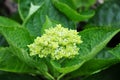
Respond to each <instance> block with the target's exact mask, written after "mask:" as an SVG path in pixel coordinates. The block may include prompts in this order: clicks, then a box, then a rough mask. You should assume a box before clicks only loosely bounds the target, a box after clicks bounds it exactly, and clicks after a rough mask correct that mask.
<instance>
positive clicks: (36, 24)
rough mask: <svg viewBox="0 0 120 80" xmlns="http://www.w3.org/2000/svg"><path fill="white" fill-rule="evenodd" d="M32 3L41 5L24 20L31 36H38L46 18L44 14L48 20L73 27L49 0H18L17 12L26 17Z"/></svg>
mask: <svg viewBox="0 0 120 80" xmlns="http://www.w3.org/2000/svg"><path fill="white" fill-rule="evenodd" d="M31 2H32V3H33V4H34V5H42V4H43V3H44V4H43V5H42V6H41V8H40V9H38V10H37V11H36V12H35V13H34V14H33V15H32V16H31V17H30V18H29V20H28V21H27V22H26V24H25V25H24V26H25V27H26V28H27V29H28V30H29V32H30V34H31V35H32V36H35V37H36V36H40V35H41V34H40V33H41V32H40V31H41V28H42V26H43V24H44V23H45V20H46V15H47V16H48V17H49V19H50V20H54V21H56V22H58V23H59V24H62V25H64V26H65V27H68V28H71V29H75V25H74V23H73V22H72V21H70V20H69V19H67V18H66V16H64V15H63V14H61V13H60V12H59V11H58V10H57V9H56V8H55V7H54V6H53V4H52V2H51V0H20V2H19V12H20V13H21V15H22V17H23V18H26V16H27V15H28V13H29V12H28V11H29V8H30V3H31Z"/></svg>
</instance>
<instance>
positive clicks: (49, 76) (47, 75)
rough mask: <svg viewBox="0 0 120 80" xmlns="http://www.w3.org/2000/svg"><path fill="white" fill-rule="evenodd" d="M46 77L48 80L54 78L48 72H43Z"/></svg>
mask: <svg viewBox="0 0 120 80" xmlns="http://www.w3.org/2000/svg"><path fill="white" fill-rule="evenodd" d="M45 75H46V77H48V78H49V79H50V80H55V78H54V77H53V76H52V75H51V74H49V73H48V72H46V73H45Z"/></svg>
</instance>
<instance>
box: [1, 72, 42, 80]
mask: <svg viewBox="0 0 120 80" xmlns="http://www.w3.org/2000/svg"><path fill="white" fill-rule="evenodd" d="M0 80H41V79H39V78H37V77H35V76H31V75H27V74H15V73H8V72H0Z"/></svg>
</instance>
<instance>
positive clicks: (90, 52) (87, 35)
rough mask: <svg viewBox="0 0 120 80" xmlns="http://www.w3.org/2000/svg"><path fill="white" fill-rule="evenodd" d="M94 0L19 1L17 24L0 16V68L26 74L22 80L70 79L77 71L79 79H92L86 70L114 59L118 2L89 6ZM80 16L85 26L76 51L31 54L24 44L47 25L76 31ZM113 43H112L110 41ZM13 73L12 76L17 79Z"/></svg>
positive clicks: (118, 59) (105, 65) (99, 68)
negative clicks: (67, 55)
mask: <svg viewBox="0 0 120 80" xmlns="http://www.w3.org/2000/svg"><path fill="white" fill-rule="evenodd" d="M95 3H96V0H86V1H85V0H19V1H18V12H19V16H20V18H19V19H21V20H22V23H21V22H17V21H18V20H16V21H15V20H12V19H11V18H6V17H3V16H0V34H1V36H0V70H1V71H7V72H12V73H17V75H18V73H19V74H28V75H29V76H26V75H25V76H22V77H23V78H21V79H22V80H26V78H27V79H28V78H30V79H29V80H33V78H34V79H35V80H38V76H40V78H41V79H42V78H44V79H45V80H46V79H48V80H60V79H61V80H70V79H72V80H73V79H75V77H80V76H85V77H83V78H82V80H88V79H89V80H93V79H92V78H91V75H93V74H96V73H98V72H101V71H102V70H105V69H107V68H108V67H110V66H112V65H114V64H116V63H119V62H120V54H119V53H120V44H119V43H120V27H119V25H120V23H119V20H120V11H119V8H120V6H119V4H120V3H119V1H118V0H110V1H106V2H105V3H104V4H102V5H100V6H99V7H98V8H97V9H96V10H93V9H91V6H93V5H94V4H95ZM111 4H112V5H111ZM83 8H84V9H83ZM95 11H96V13H95ZM113 12H114V13H113ZM105 13H106V14H105ZM116 15H117V16H116ZM82 21H85V22H86V23H87V25H86V26H85V27H84V29H83V30H82V31H79V32H78V35H79V36H81V40H82V41H83V43H81V44H77V47H78V48H79V51H78V55H76V56H74V57H73V58H70V59H69V58H64V59H60V60H53V59H50V58H49V57H45V58H40V57H38V56H30V51H29V48H28V45H30V44H32V43H33V42H34V40H35V39H36V37H42V36H43V35H44V33H45V30H46V29H48V30H50V29H49V28H51V27H55V26H56V24H61V25H62V26H64V27H65V28H68V29H69V30H71V29H72V30H76V29H77V27H78V26H77V24H79V22H82ZM53 30H54V28H53ZM56 32H59V30H57V31H56ZM68 34H70V33H68ZM72 37H73V38H74V37H75V36H72ZM116 37H117V38H119V39H117V40H119V41H116ZM46 39H47V37H46ZM54 39H56V37H55V38H54ZM44 40H45V39H44ZM56 40H57V39H56ZM112 43H115V45H114V46H110V45H111V44H112ZM36 44H37V43H36ZM116 45H117V46H116ZM8 74H9V73H5V72H0V79H4V77H1V75H7V76H8ZM98 74H99V73H98ZM13 75H14V74H13ZM15 76H16V75H14V77H15ZM20 76H21V75H19V76H18V77H20ZM87 76H89V77H88V78H86V77H87ZM14 77H12V78H11V79H12V80H19V78H18V79H16V77H15V78H14ZM96 79H97V78H96ZM5 80H8V79H6V78H5Z"/></svg>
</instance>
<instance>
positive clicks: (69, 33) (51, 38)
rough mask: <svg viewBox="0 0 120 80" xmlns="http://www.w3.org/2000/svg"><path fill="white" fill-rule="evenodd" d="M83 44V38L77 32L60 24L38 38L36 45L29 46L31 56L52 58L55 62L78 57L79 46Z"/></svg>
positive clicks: (35, 41)
mask: <svg viewBox="0 0 120 80" xmlns="http://www.w3.org/2000/svg"><path fill="white" fill-rule="evenodd" d="M80 43H82V40H81V36H79V35H78V32H77V31H76V30H68V28H64V27H62V26H61V25H60V24H58V25H57V26H56V27H54V28H49V29H46V30H45V34H43V35H42V36H41V37H37V38H36V39H35V40H34V43H32V44H30V45H28V47H29V49H30V55H31V56H32V55H39V57H40V58H43V57H48V56H49V57H51V58H52V59H53V60H55V59H56V60H59V59H62V58H73V57H74V56H75V55H78V51H79V48H78V47H77V45H78V44H80Z"/></svg>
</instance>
